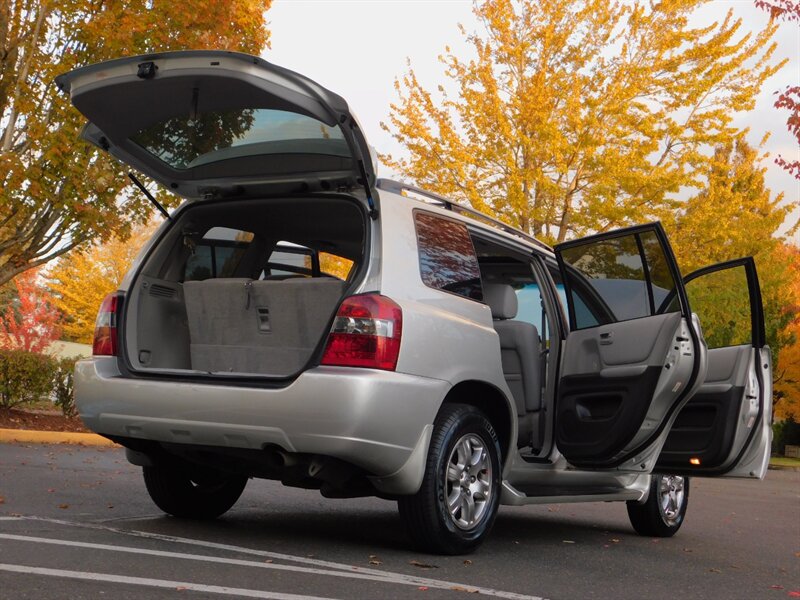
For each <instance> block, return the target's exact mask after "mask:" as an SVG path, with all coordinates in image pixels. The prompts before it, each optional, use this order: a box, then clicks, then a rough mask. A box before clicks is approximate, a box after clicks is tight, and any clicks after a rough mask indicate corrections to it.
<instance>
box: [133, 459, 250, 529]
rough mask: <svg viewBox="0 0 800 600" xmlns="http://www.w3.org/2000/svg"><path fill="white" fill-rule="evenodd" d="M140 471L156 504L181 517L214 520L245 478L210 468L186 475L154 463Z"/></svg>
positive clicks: (227, 506)
mask: <svg viewBox="0 0 800 600" xmlns="http://www.w3.org/2000/svg"><path fill="white" fill-rule="evenodd" d="M142 472H143V474H144V483H145V486H147V491H148V493H149V494H150V498H152V500H153V502H155V504H156V506H158V508H160V509H161V510H163V511H164V512H165V513H167V514H170V515H172V516H173V517H181V518H184V519H215V518H216V517H218V516H220V515H221V514H223V513H225V512H227V511H228V509H230V508H231V507H232V506H233V505H234V504H236V501H237V500H238V499H239V496H241V495H242V492H243V491H244V486H245V485H247V477H243V476H240V475H227V474H223V473H219V472H214V471H201V472H193V473H191V474H190V473H187V472H185V471H183V470H179V469H175V468H168V467H162V466H154V467H143V468H142Z"/></svg>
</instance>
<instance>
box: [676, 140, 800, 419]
mask: <svg viewBox="0 0 800 600" xmlns="http://www.w3.org/2000/svg"><path fill="white" fill-rule="evenodd" d="M768 159H769V155H767V154H766V153H764V152H762V151H761V149H760V148H753V147H751V146H750V145H749V144H747V142H746V141H744V139H743V138H741V137H740V138H739V139H737V140H735V141H731V142H728V143H726V144H721V145H719V146H717V147H716V148H715V149H714V152H713V154H712V155H711V156H710V157H709V158H708V160H707V161H706V162H705V164H704V165H703V166H702V167H701V168H700V169H699V171H698V180H699V181H700V182H701V183H702V190H701V191H700V192H699V193H697V194H696V195H694V196H693V197H691V198H689V199H687V200H686V201H685V202H683V203H682V204H681V205H680V208H679V210H677V211H676V212H675V213H674V215H673V218H671V219H670V220H669V222H668V223H667V229H668V233H669V236H670V239H671V240H672V243H673V248H674V251H675V254H676V257H677V259H678V263H679V265H680V267H681V272H683V273H684V274H687V273H689V272H691V271H694V270H695V269H699V268H701V267H704V266H707V265H711V264H716V263H719V262H723V261H726V260H731V259H734V258H739V257H742V256H753V257H754V258H755V260H756V266H757V269H758V275H759V281H760V285H761V296H762V301H763V305H764V323H765V326H766V336H767V344H768V345H769V347H770V348H771V350H772V354H773V361H774V363H775V368H774V369H773V372H774V374H775V378H776V386H775V389H774V390H773V391H774V394H773V401H774V402H776V403H780V401H781V398H782V397H788V396H787V395H788V394H789V388H786V387H784V388H783V392H781V391H780V389H779V386H778V383H779V382H780V381H781V380H782V379H783V380H784V381H785V382H786V383H787V385H789V382H790V381H795V380H800V377H798V375H797V374H796V371H795V369H796V368H797V367H792V366H790V363H791V359H790V358H789V357H787V356H785V355H786V354H787V353H789V354H791V353H792V352H796V349H795V350H791V348H792V345H793V344H794V343H795V340H796V330H797V325H798V322H797V319H798V317H797V308H798V306H800V267H798V265H797V264H796V263H797V259H798V255H797V253H796V252H792V250H791V249H792V246H790V245H788V243H787V241H786V236H785V235H779V234H778V232H779V230H780V228H781V226H782V225H783V224H784V223H785V222H786V219H787V218H788V217H789V215H790V214H791V212H792V211H793V210H794V209H796V208H798V207H800V202H799V201H798V199H797V198H795V199H793V200H792V201H785V200H784V198H783V195H782V194H777V195H773V194H771V193H770V190H769V189H768V188H767V187H766V184H765V175H766V166H765V164H766V163H767V161H768ZM797 227H798V224H797V223H794V224H790V227H789V230H788V233H792V232H794V231H795V230H796V229H797ZM709 300H710V301H711V302H712V303H713V300H714V299H713V298H710V299H707V301H709ZM719 300H720V303H724V298H720V299H719ZM724 316H725V313H724V312H722V313H720V318H724ZM708 318H710V317H708ZM726 325H727V324H726V323H704V327H705V328H706V330H707V332H710V331H712V330H714V329H715V328H717V326H719V327H720V328H722V329H724V327H725V326H726ZM781 365H783V367H781ZM783 371H785V372H786V375H785V376H784V375H782V374H781V373H782V372H783ZM798 385H800V383H799V384H798ZM795 393H796V392H795ZM776 408H778V404H776Z"/></svg>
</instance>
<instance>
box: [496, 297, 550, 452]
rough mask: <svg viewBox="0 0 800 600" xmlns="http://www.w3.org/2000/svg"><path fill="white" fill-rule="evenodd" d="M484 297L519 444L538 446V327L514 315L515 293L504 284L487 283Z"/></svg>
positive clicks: (515, 311) (539, 399) (515, 309)
mask: <svg viewBox="0 0 800 600" xmlns="http://www.w3.org/2000/svg"><path fill="white" fill-rule="evenodd" d="M483 298H484V301H485V302H486V304H488V305H489V307H490V308H491V310H492V318H493V319H494V323H493V324H494V329H495V331H496V332H497V335H498V337H499V338H500V357H501V362H502V365H503V376H504V377H505V380H506V383H508V387H509V388H510V389H511V394H512V395H513V397H514V403H515V404H516V407H517V416H518V417H519V437H518V446H519V447H524V446H528V445H532V446H534V447H537V446H538V443H537V442H538V439H533V436H534V434H535V435H536V438H538V431H539V427H538V422H539V415H540V411H541V408H542V394H541V383H540V381H539V378H540V373H541V369H540V355H539V330H538V329H536V326H535V325H532V324H531V323H526V322H524V321H514V320H513V319H514V317H516V316H517V309H518V304H517V294H516V293H515V292H514V288H512V287H511V286H510V285H507V284H497V283H492V284H486V285H484V286H483Z"/></svg>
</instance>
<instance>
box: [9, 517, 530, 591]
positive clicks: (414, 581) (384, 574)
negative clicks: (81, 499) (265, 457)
mask: <svg viewBox="0 0 800 600" xmlns="http://www.w3.org/2000/svg"><path fill="white" fill-rule="evenodd" d="M24 518H25V519H26V520H30V521H42V522H45V523H54V524H58V525H66V526H69V527H78V528H83V529H95V530H100V531H108V532H111V533H118V534H122V535H126V536H130V537H139V538H145V539H151V540H159V541H163V542H171V543H176V544H186V545H190V546H199V547H203V548H213V549H215V550H223V551H226V552H236V553H239V554H250V555H252V556H259V557H264V558H272V559H277V560H285V561H288V562H296V563H301V564H307V565H313V566H316V567H324V568H327V569H333V570H338V571H345V572H347V573H358V574H369V575H376V576H380V577H381V579H383V580H386V581H389V582H390V583H407V584H408V585H417V586H427V587H435V588H438V589H454V588H455V589H458V590H469V591H470V592H472V593H479V594H484V595H487V596H493V597H495V598H507V599H508V600H543V598H541V597H540V596H529V595H525V594H517V593H515V592H504V591H502V590H495V589H492V588H484V587H478V586H474V585H469V584H464V583H458V582H454V581H444V580H440V579H428V578H426V577H417V576H415V575H406V574H405V573H395V572H392V571H381V570H378V569H368V568H364V567H357V566H353V565H348V564H343V563H336V562H331V561H327V560H319V559H315V558H307V557H305V556H294V555H292V554H283V553H279V552H270V551H268V550H256V549H254V548H248V547H246V546H234V545H231V544H220V543H217V542H208V541H205V540H196V539H191V538H183V537H176V536H171V535H164V534H160V533H149V532H146V531H136V530H129V529H120V528H118V527H108V526H106V525H101V524H99V523H81V522H80V521H67V520H64V519H51V518H49V517H38V516H32V515H31V516H25V517H24Z"/></svg>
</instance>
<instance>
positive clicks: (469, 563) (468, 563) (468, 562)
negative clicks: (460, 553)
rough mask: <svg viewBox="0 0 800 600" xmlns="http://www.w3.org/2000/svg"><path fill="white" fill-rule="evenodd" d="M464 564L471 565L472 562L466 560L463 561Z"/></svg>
mask: <svg viewBox="0 0 800 600" xmlns="http://www.w3.org/2000/svg"><path fill="white" fill-rule="evenodd" d="M464 564H465V565H471V564H472V561H471V560H470V559H467V560H465V561H464Z"/></svg>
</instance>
